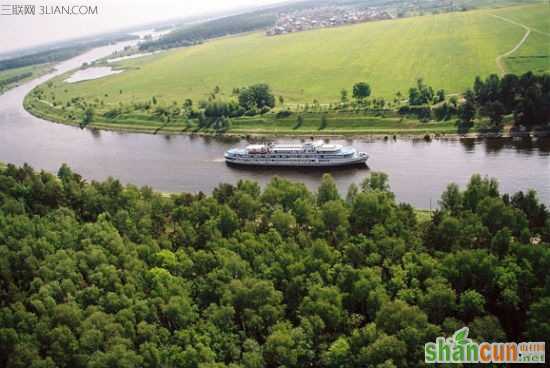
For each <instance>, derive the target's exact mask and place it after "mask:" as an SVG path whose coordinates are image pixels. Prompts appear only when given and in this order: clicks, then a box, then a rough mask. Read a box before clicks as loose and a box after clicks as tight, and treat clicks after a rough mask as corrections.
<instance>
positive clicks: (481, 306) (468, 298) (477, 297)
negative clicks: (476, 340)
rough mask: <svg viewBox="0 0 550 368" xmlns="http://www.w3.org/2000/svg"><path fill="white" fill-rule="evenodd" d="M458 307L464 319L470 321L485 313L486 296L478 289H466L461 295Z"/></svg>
mask: <svg viewBox="0 0 550 368" xmlns="http://www.w3.org/2000/svg"><path fill="white" fill-rule="evenodd" d="M458 309H459V310H460V312H461V314H462V316H463V318H464V320H465V321H467V322H469V321H471V320H472V319H473V318H475V317H478V316H482V315H483V314H484V313H485V298H484V297H483V295H481V294H480V293H479V292H477V291H476V290H466V291H465V292H463V293H462V295H461V296H460V304H459V306H458Z"/></svg>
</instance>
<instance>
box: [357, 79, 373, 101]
mask: <svg viewBox="0 0 550 368" xmlns="http://www.w3.org/2000/svg"><path fill="white" fill-rule="evenodd" d="M370 95H371V88H370V86H369V85H368V84H367V83H365V82H359V83H356V84H354V85H353V98H355V99H356V100H357V101H358V102H359V103H363V101H364V100H365V98H367V97H369V96H370Z"/></svg>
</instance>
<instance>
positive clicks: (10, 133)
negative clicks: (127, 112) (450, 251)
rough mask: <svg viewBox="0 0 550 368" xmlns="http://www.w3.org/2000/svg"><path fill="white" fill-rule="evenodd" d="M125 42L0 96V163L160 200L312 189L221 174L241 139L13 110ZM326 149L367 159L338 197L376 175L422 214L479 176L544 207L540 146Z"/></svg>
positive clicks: (546, 161) (547, 181)
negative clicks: (250, 183)
mask: <svg viewBox="0 0 550 368" xmlns="http://www.w3.org/2000/svg"><path fill="white" fill-rule="evenodd" d="M128 44H131V42H128V43H122V44H118V45H114V46H107V47H102V48H98V49H95V50H93V51H91V52H88V53H86V54H84V55H81V56H79V57H76V58H74V59H71V60H69V61H67V62H64V63H62V64H60V65H59V66H58V67H57V71H56V72H54V73H52V74H49V75H47V76H44V77H42V78H40V79H38V80H35V81H31V82H29V83H27V84H24V85H22V86H20V87H17V88H15V89H13V90H11V91H8V92H7V93H6V94H4V95H2V96H0V161H3V162H11V163H14V164H18V165H21V164H23V163H29V164H30V165H32V166H34V167H35V168H37V169H44V170H47V171H51V172H56V171H57V169H58V168H59V166H61V164H62V163H68V164H69V165H70V166H71V167H73V168H74V170H76V171H77V172H79V173H81V174H82V175H84V177H86V178H88V179H90V180H92V179H93V180H103V179H105V178H107V177H109V176H113V177H116V178H119V179H120V180H121V181H123V182H125V183H133V184H136V185H139V186H141V185H149V186H152V187H153V188H155V189H157V190H161V191H167V192H181V191H188V192H198V191H203V192H210V191H211V190H212V189H213V188H214V187H216V186H217V184H218V183H220V182H228V183H235V182H237V181H238V180H239V179H252V180H257V181H259V182H260V183H262V184H265V183H266V182H268V181H269V180H270V179H271V178H272V177H273V176H275V175H279V176H282V177H285V178H288V179H291V180H296V181H302V182H304V183H305V184H306V185H307V186H308V187H310V188H312V189H314V188H316V187H317V185H318V184H319V181H320V178H321V176H322V174H323V172H322V171H311V170H306V171H304V170H289V169H262V170H258V169H255V170H251V169H238V168H232V167H228V166H226V164H225V163H224V161H223V153H224V151H225V150H227V149H228V148H230V147H233V146H244V145H246V144H247V143H248V142H246V141H244V140H230V139H213V138H203V137H190V136H159V135H147V134H128V133H114V132H106V131H92V130H81V129H79V128H76V127H70V126H65V125H59V124H53V123H50V122H47V121H44V120H41V119H38V118H35V117H33V116H31V115H30V114H28V113H27V112H25V110H24V109H23V107H22V101H23V98H24V96H25V95H26V94H27V93H28V92H29V91H30V90H31V89H32V88H33V87H34V86H36V85H38V84H39V83H42V82H44V81H46V80H47V79H49V78H51V77H52V76H54V75H59V74H61V73H64V72H66V71H69V70H71V69H74V68H77V67H79V66H80V65H81V64H82V63H83V62H90V61H93V60H95V59H98V58H102V57H105V56H108V55H110V54H111V53H112V52H113V51H115V50H120V49H121V48H122V47H124V46H125V45H128ZM279 141H280V142H298V141H299V140H296V139H294V140H293V139H281V140H279ZM333 142H335V143H341V144H350V145H354V146H355V147H356V148H358V149H359V150H361V151H366V152H368V153H369V154H370V155H371V159H370V160H369V168H364V169H361V168H348V169H338V170H332V171H331V173H332V175H333V176H334V177H335V179H336V181H337V184H338V187H339V188H340V190H341V191H342V193H345V191H346V190H347V188H348V186H349V185H350V184H351V183H360V182H361V181H362V180H363V179H364V178H365V177H366V176H368V175H369V172H370V171H384V172H386V173H387V174H389V176H390V182H391V187H392V189H393V191H394V192H395V193H396V195H397V197H398V199H399V200H400V201H403V202H408V203H411V204H413V205H415V206H417V207H421V208H430V207H435V206H437V200H438V198H439V196H440V194H441V192H442V191H443V190H444V189H445V186H446V185H447V184H448V183H449V182H456V183H458V184H460V185H464V184H465V183H466V182H467V181H468V179H469V178H470V176H471V175H472V174H474V173H481V174H483V175H489V176H491V177H496V178H498V179H499V181H500V184H501V189H502V191H504V192H515V191H518V190H526V189H529V188H532V189H536V190H537V191H538V192H539V194H540V197H541V198H542V199H543V201H544V202H545V203H546V204H550V140H549V139H539V140H531V139H526V140H525V139H521V140H513V139H489V140H476V139H463V140H434V141H432V142H425V141H424V140H421V139H419V140H410V139H403V140H401V139H398V140H396V141H394V140H388V141H383V140H366V139H355V140H333Z"/></svg>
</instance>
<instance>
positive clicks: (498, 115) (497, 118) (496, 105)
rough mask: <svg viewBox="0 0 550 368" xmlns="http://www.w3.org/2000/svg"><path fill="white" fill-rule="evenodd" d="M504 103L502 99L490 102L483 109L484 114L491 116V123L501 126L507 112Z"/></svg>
mask: <svg viewBox="0 0 550 368" xmlns="http://www.w3.org/2000/svg"><path fill="white" fill-rule="evenodd" d="M505 112H506V111H505V109H504V105H503V104H502V103H501V102H500V101H494V102H490V103H488V104H487V105H485V107H484V108H483V109H482V114H484V115H486V116H488V117H489V119H490V121H491V124H492V125H493V126H494V127H496V128H500V127H501V124H502V119H503V116H504V113H505Z"/></svg>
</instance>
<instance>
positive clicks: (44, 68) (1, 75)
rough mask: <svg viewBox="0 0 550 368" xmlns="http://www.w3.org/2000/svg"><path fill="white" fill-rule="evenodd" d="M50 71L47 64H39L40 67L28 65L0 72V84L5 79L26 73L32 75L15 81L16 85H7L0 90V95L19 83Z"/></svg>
mask: <svg viewBox="0 0 550 368" xmlns="http://www.w3.org/2000/svg"><path fill="white" fill-rule="evenodd" d="M50 69H51V66H50V65H49V64H40V65H29V66H24V67H21V68H14V69H8V70H2V71H0V82H1V81H3V80H5V79H8V78H11V77H15V76H17V75H20V74H24V73H28V72H31V73H32V75H31V76H30V77H27V78H24V79H21V80H19V81H17V82H16V83H11V84H8V85H7V86H4V88H3V89H2V88H0V94H1V93H3V92H6V91H7V90H9V89H11V88H13V87H15V86H16V85H19V84H21V83H25V82H26V81H28V80H31V79H34V78H38V77H40V76H41V75H44V74H45V73H46V72H48V71H49V70H50Z"/></svg>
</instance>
